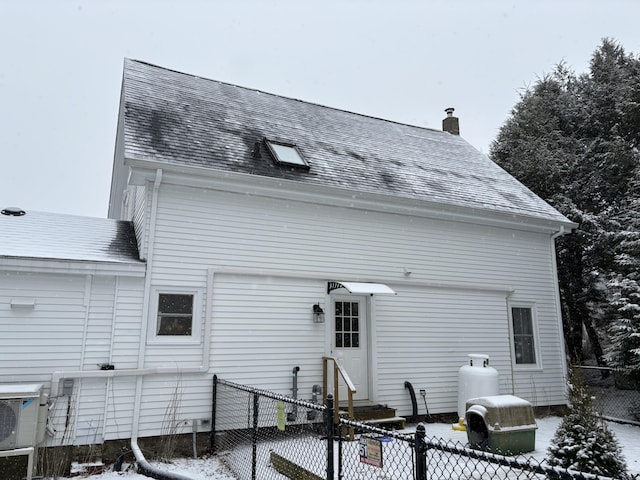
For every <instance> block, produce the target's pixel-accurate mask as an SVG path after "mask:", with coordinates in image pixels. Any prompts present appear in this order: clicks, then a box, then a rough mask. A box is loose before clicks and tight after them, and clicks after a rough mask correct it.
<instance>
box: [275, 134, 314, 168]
mask: <svg viewBox="0 0 640 480" xmlns="http://www.w3.org/2000/svg"><path fill="white" fill-rule="evenodd" d="M265 143H266V144H267V147H269V151H270V152H271V155H273V158H274V160H275V161H276V162H277V163H281V164H284V165H291V166H293V167H303V168H309V164H308V163H307V161H306V160H305V159H304V157H303V156H302V154H301V153H300V150H298V149H297V148H296V146H295V144H291V143H283V142H276V141H273V140H266V142H265Z"/></svg>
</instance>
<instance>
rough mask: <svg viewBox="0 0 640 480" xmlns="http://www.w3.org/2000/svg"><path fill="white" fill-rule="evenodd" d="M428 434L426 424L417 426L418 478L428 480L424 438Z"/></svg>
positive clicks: (417, 479) (418, 479)
mask: <svg viewBox="0 0 640 480" xmlns="http://www.w3.org/2000/svg"><path fill="white" fill-rule="evenodd" d="M426 436H427V432H426V429H425V428H424V424H422V423H420V424H419V425H418V426H417V427H416V447H415V448H416V480H427V449H426V448H425V442H424V439H425V437H426Z"/></svg>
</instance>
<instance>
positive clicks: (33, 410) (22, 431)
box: [0, 384, 46, 451]
mask: <svg viewBox="0 0 640 480" xmlns="http://www.w3.org/2000/svg"><path fill="white" fill-rule="evenodd" d="M43 407H46V396H45V395H43V393H42V384H13V385H2V384H0V451H2V450H12V449H16V448H23V447H33V446H36V445H37V444H38V443H40V442H41V441H42V440H43V438H44V423H45V421H46V408H43Z"/></svg>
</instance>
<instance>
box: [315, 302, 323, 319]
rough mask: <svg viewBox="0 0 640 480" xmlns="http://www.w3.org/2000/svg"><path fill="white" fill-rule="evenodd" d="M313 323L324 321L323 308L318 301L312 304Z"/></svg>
mask: <svg viewBox="0 0 640 480" xmlns="http://www.w3.org/2000/svg"><path fill="white" fill-rule="evenodd" d="M313 323H324V310H323V309H322V307H321V306H320V304H319V303H316V304H315V305H314V306H313Z"/></svg>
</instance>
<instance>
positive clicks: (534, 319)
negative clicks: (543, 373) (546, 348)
mask: <svg viewBox="0 0 640 480" xmlns="http://www.w3.org/2000/svg"><path fill="white" fill-rule="evenodd" d="M514 308H525V309H528V310H530V311H531V330H532V335H533V353H534V355H535V356H536V361H535V363H517V361H516V342H515V335H516V334H515V331H514V325H513V309H514ZM509 343H510V345H511V364H512V365H513V368H514V369H516V370H542V359H541V355H540V333H539V331H538V314H537V311H536V304H535V303H527V302H513V303H509Z"/></svg>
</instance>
